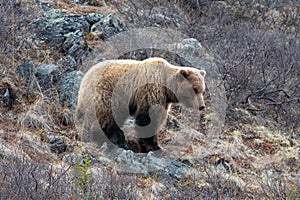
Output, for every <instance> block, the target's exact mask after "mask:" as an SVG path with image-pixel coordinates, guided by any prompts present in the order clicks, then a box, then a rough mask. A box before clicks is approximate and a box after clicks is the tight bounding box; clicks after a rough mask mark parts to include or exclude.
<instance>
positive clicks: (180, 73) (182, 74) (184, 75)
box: [179, 69, 189, 78]
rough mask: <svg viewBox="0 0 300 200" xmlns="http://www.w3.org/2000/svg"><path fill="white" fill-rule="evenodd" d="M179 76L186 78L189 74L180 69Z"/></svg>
mask: <svg viewBox="0 0 300 200" xmlns="http://www.w3.org/2000/svg"><path fill="white" fill-rule="evenodd" d="M179 75H181V76H183V77H184V78H187V77H188V76H189V73H188V71H187V70H186V69H181V70H180V71H179Z"/></svg>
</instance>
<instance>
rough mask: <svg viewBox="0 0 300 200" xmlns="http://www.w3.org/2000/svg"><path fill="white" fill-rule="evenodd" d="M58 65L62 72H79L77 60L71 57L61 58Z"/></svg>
mask: <svg viewBox="0 0 300 200" xmlns="http://www.w3.org/2000/svg"><path fill="white" fill-rule="evenodd" d="M57 65H58V66H59V67H60V68H61V69H62V72H70V71H73V70H77V63H76V60H75V59H74V58H73V57H72V56H70V55H68V56H66V57H63V58H61V59H60V60H59V61H58V62H57Z"/></svg>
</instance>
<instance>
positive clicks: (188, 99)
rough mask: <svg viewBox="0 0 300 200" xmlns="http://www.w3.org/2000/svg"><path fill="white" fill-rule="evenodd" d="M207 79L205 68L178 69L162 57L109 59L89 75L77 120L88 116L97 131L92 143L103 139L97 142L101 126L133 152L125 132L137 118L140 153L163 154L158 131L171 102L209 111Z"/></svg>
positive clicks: (83, 86) (123, 146) (118, 143)
mask: <svg viewBox="0 0 300 200" xmlns="http://www.w3.org/2000/svg"><path fill="white" fill-rule="evenodd" d="M204 76H205V71H203V70H196V69H194V68H189V67H178V66H174V65H171V64H170V63H168V62H167V61H165V60H164V59H162V58H149V59H146V60H144V61H134V60H111V61H105V62H102V63H100V64H98V65H96V66H94V67H92V68H91V69H90V70H89V71H88V72H87V74H86V75H85V77H84V79H83V81H82V83H81V86H80V92H79V97H78V105H77V108H76V116H77V117H78V118H80V117H81V116H82V115H83V114H85V115H86V116H87V118H88V120H89V123H91V124H92V127H93V128H92V129H94V130H93V131H90V132H91V133H92V139H91V140H93V141H96V142H97V143H98V142H100V140H102V139H97V138H98V137H100V136H99V128H101V129H102V130H103V132H104V133H105V135H106V137H107V138H108V139H109V140H110V141H111V142H112V143H114V144H116V145H118V146H119V147H122V148H125V149H128V146H127V142H126V140H125V137H124V134H123V131H122V130H121V129H120V128H121V127H122V126H123V123H124V121H125V120H126V118H128V117H129V115H131V116H133V117H134V118H135V123H136V132H137V136H138V137H139V144H140V146H141V150H140V151H141V152H148V151H150V150H158V149H159V147H158V145H157V141H156V140H157V139H156V133H157V132H158V131H159V129H160V128H161V126H162V125H163V123H164V122H165V119H166V116H167V112H168V109H169V106H170V104H171V103H183V104H184V105H185V106H187V107H191V108H195V106H197V108H199V109H203V108H204V107H205V105H204V100H203V92H204V90H205V83H204ZM96 126H98V127H97V128H95V127H96ZM102 142H103V141H102Z"/></svg>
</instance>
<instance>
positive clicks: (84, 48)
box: [62, 30, 89, 62]
mask: <svg viewBox="0 0 300 200" xmlns="http://www.w3.org/2000/svg"><path fill="white" fill-rule="evenodd" d="M65 38H66V40H65V41H64V43H63V46H62V49H63V52H64V53H65V54H67V55H70V56H72V57H73V58H74V59H75V60H76V61H77V62H81V61H82V60H83V59H84V58H85V57H86V56H87V53H88V51H89V47H88V44H87V42H86V40H85V38H84V35H83V33H82V32H81V31H80V30H77V31H75V32H70V33H67V34H65Z"/></svg>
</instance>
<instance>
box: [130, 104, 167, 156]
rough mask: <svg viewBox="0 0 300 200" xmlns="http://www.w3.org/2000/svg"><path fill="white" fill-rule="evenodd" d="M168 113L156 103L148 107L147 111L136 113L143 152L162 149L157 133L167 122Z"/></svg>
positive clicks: (137, 128)
mask: <svg viewBox="0 0 300 200" xmlns="http://www.w3.org/2000/svg"><path fill="white" fill-rule="evenodd" d="M140 111H141V110H140ZM146 111H147V109H146ZM166 115H167V112H166V110H165V109H164V108H163V107H162V106H160V105H154V106H152V107H151V108H150V109H148V111H147V112H139V113H137V114H136V116H135V124H136V127H135V130H136V133H137V137H138V144H139V146H140V151H141V153H147V152H149V151H156V150H159V149H160V147H159V146H158V143H157V133H158V131H159V129H160V128H161V126H162V125H163V124H164V123H165V118H166Z"/></svg>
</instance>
